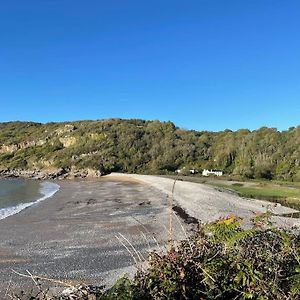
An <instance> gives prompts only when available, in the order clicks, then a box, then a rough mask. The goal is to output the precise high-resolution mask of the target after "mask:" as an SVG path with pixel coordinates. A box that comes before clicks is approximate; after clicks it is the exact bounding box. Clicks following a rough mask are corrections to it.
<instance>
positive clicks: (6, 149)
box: [0, 139, 47, 153]
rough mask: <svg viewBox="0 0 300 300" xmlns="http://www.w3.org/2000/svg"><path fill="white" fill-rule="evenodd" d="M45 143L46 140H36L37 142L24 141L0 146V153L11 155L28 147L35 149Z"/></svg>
mask: <svg viewBox="0 0 300 300" xmlns="http://www.w3.org/2000/svg"><path fill="white" fill-rule="evenodd" d="M46 142H47V139H45V140H38V141H26V142H22V143H19V144H11V145H4V144H3V145H1V146H0V153H13V152H16V151H18V150H20V149H26V148H29V147H37V146H42V145H44V144H45V143H46Z"/></svg>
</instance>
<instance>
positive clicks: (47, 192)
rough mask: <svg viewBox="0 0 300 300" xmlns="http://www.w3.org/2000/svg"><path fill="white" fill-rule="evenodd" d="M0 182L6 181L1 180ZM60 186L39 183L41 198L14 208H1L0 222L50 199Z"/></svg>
mask: <svg viewBox="0 0 300 300" xmlns="http://www.w3.org/2000/svg"><path fill="white" fill-rule="evenodd" d="M0 180H6V179H1V178H0ZM22 180H26V179H22ZM59 188H60V186H59V185H58V184H57V183H53V182H50V181H48V180H45V181H43V182H40V187H39V192H40V194H41V197H39V198H38V199H36V200H33V201H30V202H20V203H19V204H17V205H15V206H8V207H1V208H0V220H3V219H6V218H9V217H11V216H13V215H16V214H18V213H20V212H21V211H23V210H25V209H27V208H30V207H32V206H34V205H36V204H38V203H40V202H41V201H45V200H47V199H48V198H51V197H53V196H54V195H55V193H57V192H58V191H59Z"/></svg>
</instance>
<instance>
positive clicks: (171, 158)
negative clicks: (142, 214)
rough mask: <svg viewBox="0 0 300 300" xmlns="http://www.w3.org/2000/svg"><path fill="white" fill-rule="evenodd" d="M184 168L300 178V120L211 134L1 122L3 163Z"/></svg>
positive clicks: (154, 125) (140, 126) (119, 125)
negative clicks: (280, 128)
mask: <svg viewBox="0 0 300 300" xmlns="http://www.w3.org/2000/svg"><path fill="white" fill-rule="evenodd" d="M182 167H187V168H189V167H193V168H197V169H202V168H217V169H223V170H224V171H225V173H227V174H234V175H237V176H244V177H248V178H267V179H272V178H276V179H283V180H298V181H300V126H298V127H296V128H294V127H292V128H290V129H288V130H286V131H282V132H280V131H278V130H277V129H275V128H266V127H263V128H260V129H259V130H255V131H249V130H246V129H241V130H238V131H236V132H233V131H230V130H225V131H222V132H208V131H194V130H183V129H180V128H178V127H176V126H175V125H174V124H173V123H171V122H159V121H143V120H120V119H111V120H101V121H78V122H67V123H48V124H40V123H32V122H9V123H0V169H10V170H12V169H26V170H34V169H38V170H47V169H51V168H65V169H71V168H73V169H74V168H76V169H78V170H80V169H86V168H91V169H97V170H101V171H104V172H109V171H120V172H136V173H168V172H174V171H175V170H176V169H178V168H182Z"/></svg>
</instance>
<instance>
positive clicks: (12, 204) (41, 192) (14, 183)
mask: <svg viewBox="0 0 300 300" xmlns="http://www.w3.org/2000/svg"><path fill="white" fill-rule="evenodd" d="M58 190H59V185H58V184H56V183H53V182H49V181H42V182H40V181H35V180H23V179H0V220H1V219H5V218H7V217H9V216H11V215H14V214H17V213H19V212H20V211H22V210H23V209H25V208H27V207H30V206H32V205H34V204H36V203H38V202H40V201H43V200H45V199H47V198H50V197H52V196H53V195H54V194H55V193H56V192H57V191H58Z"/></svg>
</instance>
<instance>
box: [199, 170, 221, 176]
mask: <svg viewBox="0 0 300 300" xmlns="http://www.w3.org/2000/svg"><path fill="white" fill-rule="evenodd" d="M223 174H224V172H223V171H221V170H207V169H204V170H203V172H202V176H209V175H215V176H223Z"/></svg>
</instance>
